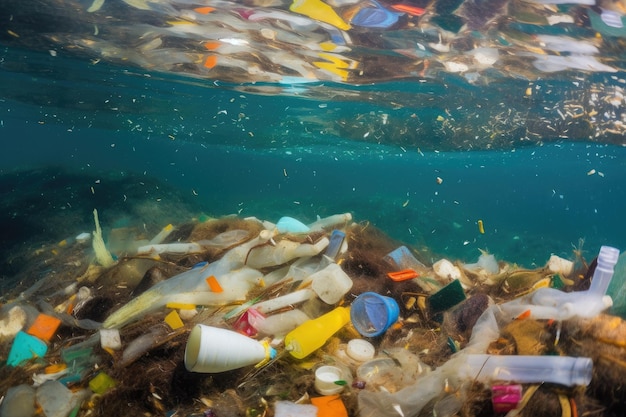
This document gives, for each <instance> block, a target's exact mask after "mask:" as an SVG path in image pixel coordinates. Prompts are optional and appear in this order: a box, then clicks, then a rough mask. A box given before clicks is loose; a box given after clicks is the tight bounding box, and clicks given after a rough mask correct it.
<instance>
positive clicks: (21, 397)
mask: <svg viewBox="0 0 626 417" xmlns="http://www.w3.org/2000/svg"><path fill="white" fill-rule="evenodd" d="M34 415H35V389H34V388H33V387H31V386H30V385H26V384H22V385H18V386H15V387H11V388H9V389H8V390H7V392H6V394H5V396H4V399H3V400H2V404H1V405H0V416H2V417H5V416H6V417H32V416H34Z"/></svg>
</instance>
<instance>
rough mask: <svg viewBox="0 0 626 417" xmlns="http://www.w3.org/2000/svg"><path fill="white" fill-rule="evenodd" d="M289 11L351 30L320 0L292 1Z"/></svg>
mask: <svg viewBox="0 0 626 417" xmlns="http://www.w3.org/2000/svg"><path fill="white" fill-rule="evenodd" d="M289 10H291V11H292V12H296V13H300V14H303V15H305V16H308V17H310V18H311V19H315V20H319V21H320V22H325V23H328V24H331V25H333V26H335V27H337V28H339V29H342V30H348V29H350V28H351V26H350V25H349V24H348V23H346V22H345V21H344V20H343V19H342V18H341V17H340V16H339V15H338V14H337V13H336V12H335V10H333V8H332V7H330V6H329V5H328V4H326V3H324V2H323V1H321V0H294V2H293V3H292V5H291V6H290V7H289Z"/></svg>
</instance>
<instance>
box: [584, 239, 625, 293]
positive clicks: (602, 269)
mask: <svg viewBox="0 0 626 417" xmlns="http://www.w3.org/2000/svg"><path fill="white" fill-rule="evenodd" d="M618 258H619V249H616V248H612V247H610V246H602V247H601V248H600V253H599V254H598V264H597V266H596V270H595V271H594V273H593V278H592V279H591V286H590V287H589V292H593V293H596V294H598V295H604V294H606V290H607V288H609V284H610V283H611V278H613V267H614V266H615V264H616V263H617V259H618Z"/></svg>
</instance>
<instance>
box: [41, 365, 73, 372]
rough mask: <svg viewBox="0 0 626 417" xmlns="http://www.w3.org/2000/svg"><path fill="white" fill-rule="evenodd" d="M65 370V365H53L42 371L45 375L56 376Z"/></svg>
mask: <svg viewBox="0 0 626 417" xmlns="http://www.w3.org/2000/svg"><path fill="white" fill-rule="evenodd" d="M65 368H67V364H65V363H55V364H52V365H48V366H46V367H45V369H44V370H43V371H44V373H46V374H56V373H57V372H61V371H62V370H64V369H65Z"/></svg>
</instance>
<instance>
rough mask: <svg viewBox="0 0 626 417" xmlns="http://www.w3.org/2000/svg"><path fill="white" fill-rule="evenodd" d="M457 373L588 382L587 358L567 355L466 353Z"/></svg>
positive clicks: (481, 378) (522, 380)
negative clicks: (463, 364) (462, 364)
mask: <svg viewBox="0 0 626 417" xmlns="http://www.w3.org/2000/svg"><path fill="white" fill-rule="evenodd" d="M465 358H466V360H465V366H464V367H462V369H460V370H459V372H460V374H461V376H464V377H468V378H472V379H476V380H477V381H482V382H489V381H511V382H518V383H522V384H524V383H529V384H530V383H540V382H551V383H555V384H561V385H567V386H574V385H582V386H587V385H589V383H590V382H591V375H592V371H593V362H592V360H591V359H590V358H583V357H570V356H523V355H501V356H500V355H486V354H476V355H466V356H465Z"/></svg>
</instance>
